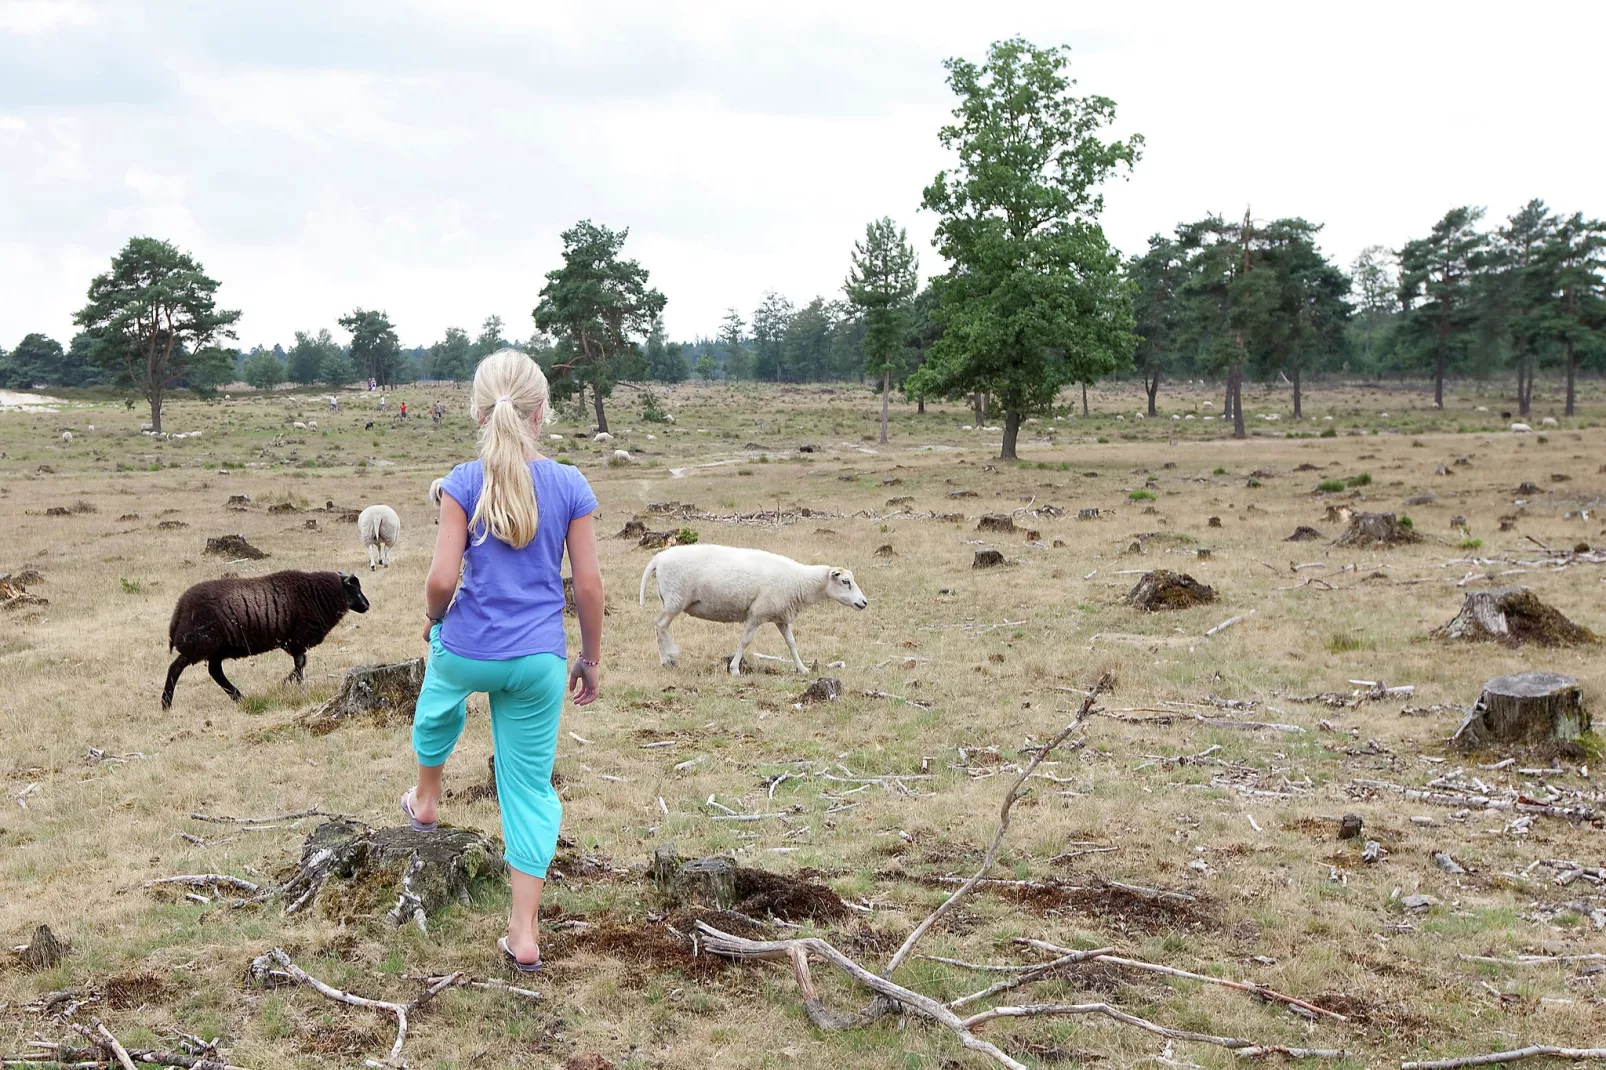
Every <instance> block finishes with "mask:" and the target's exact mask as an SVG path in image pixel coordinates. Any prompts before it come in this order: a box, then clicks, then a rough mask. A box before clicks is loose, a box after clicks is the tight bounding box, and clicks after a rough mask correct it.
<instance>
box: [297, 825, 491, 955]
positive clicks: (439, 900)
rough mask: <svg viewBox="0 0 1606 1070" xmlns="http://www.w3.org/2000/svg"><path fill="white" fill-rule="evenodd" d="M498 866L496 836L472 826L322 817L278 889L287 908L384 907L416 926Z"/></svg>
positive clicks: (374, 912)
mask: <svg viewBox="0 0 1606 1070" xmlns="http://www.w3.org/2000/svg"><path fill="white" fill-rule="evenodd" d="M504 869H505V864H504V863H503V861H502V845H501V841H500V840H498V839H496V838H495V837H486V836H484V835H482V834H481V833H480V832H478V831H477V830H475V829H467V828H455V827H452V826H450V825H442V826H441V827H440V828H437V829H435V830H433V831H431V832H416V831H414V830H413V829H411V828H409V827H407V826H404V825H403V826H396V827H392V828H382V829H375V828H370V827H369V826H367V825H363V824H361V823H359V822H355V821H327V822H325V823H324V824H322V825H319V826H318V827H317V828H316V829H314V830H313V832H312V834H311V835H310V836H308V837H307V840H306V842H305V843H304V844H303V845H302V848H301V863H300V865H299V866H298V867H297V869H296V872H295V874H294V875H293V876H291V878H290V879H289V880H288V881H286V882H285V883H284V886H283V887H282V888H280V889H279V895H280V898H281V899H282V900H283V901H284V911H285V913H286V914H295V913H298V912H299V911H301V910H304V909H306V908H307V907H309V906H313V905H316V906H317V907H318V909H319V911H320V913H322V914H323V915H324V916H326V917H330V918H333V919H335V920H338V921H342V922H352V921H358V920H362V919H367V918H376V917H378V916H380V915H383V916H384V917H385V918H386V919H387V920H389V921H390V922H391V923H392V924H395V925H400V924H402V923H404V922H407V921H413V922H414V923H415V924H418V925H419V926H420V928H422V927H423V923H422V920H421V919H423V918H424V917H427V916H428V915H429V914H432V913H434V912H435V911H436V910H437V909H439V908H440V907H442V906H444V905H446V904H447V903H449V902H463V903H466V902H467V901H468V890H469V887H470V885H471V884H472V883H473V882H474V881H476V880H479V879H482V878H485V877H489V876H498V875H500V874H501V873H502V872H503V871H504Z"/></svg>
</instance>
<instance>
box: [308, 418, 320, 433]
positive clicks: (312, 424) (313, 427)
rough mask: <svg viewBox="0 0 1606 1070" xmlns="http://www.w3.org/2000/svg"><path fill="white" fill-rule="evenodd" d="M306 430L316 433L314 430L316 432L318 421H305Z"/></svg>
mask: <svg viewBox="0 0 1606 1070" xmlns="http://www.w3.org/2000/svg"><path fill="white" fill-rule="evenodd" d="M307 430H308V431H316V430H318V421H317V420H308V421H307Z"/></svg>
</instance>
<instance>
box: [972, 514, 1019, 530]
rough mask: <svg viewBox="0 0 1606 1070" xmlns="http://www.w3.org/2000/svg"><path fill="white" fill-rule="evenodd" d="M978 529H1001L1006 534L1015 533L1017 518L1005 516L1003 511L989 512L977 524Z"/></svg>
mask: <svg viewBox="0 0 1606 1070" xmlns="http://www.w3.org/2000/svg"><path fill="white" fill-rule="evenodd" d="M976 530H977V531H999V532H1003V533H1004V534H1006V535H1007V534H1013V533H1014V531H1015V518H1014V517H1011V516H1005V515H1004V514H1003V513H988V514H987V515H986V516H984V517H982V518H981V521H980V522H979V523H978V524H977V525H976Z"/></svg>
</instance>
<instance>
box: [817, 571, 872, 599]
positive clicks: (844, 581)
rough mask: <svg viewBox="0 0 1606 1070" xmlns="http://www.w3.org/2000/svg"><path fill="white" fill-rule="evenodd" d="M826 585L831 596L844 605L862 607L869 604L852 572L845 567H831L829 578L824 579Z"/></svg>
mask: <svg viewBox="0 0 1606 1070" xmlns="http://www.w3.org/2000/svg"><path fill="white" fill-rule="evenodd" d="M826 587H827V590H829V591H830V592H831V597H832V598H835V599H836V600H837V601H838V602H841V603H842V604H843V605H845V606H852V607H853V608H854V609H863V608H864V607H865V606H867V605H869V604H870V600H869V599H868V598H866V597H864V592H863V591H861V590H859V584H858V583H857V581H855V580H854V578H853V573H851V572H849V571H848V570H847V569H845V568H833V569H832V570H831V576H830V579H829V580H827V581H826Z"/></svg>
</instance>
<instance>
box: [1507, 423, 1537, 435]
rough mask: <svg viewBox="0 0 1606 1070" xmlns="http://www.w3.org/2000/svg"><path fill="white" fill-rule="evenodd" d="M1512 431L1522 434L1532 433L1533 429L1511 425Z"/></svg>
mask: <svg viewBox="0 0 1606 1070" xmlns="http://www.w3.org/2000/svg"><path fill="white" fill-rule="evenodd" d="M1511 429H1512V430H1513V431H1516V432H1518V433H1522V432H1527V431H1532V430H1533V428H1531V427H1529V426H1528V425H1527V424H1512V425H1511Z"/></svg>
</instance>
